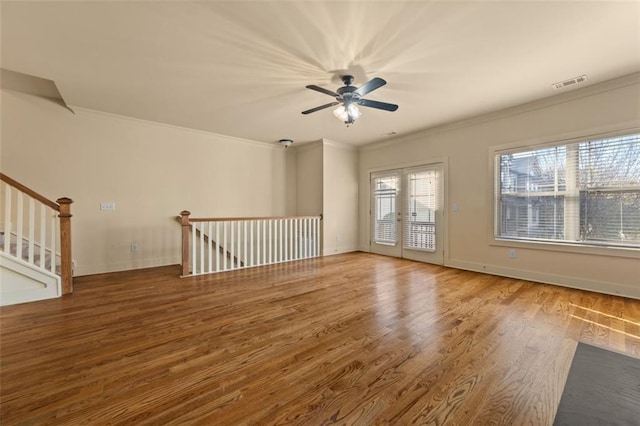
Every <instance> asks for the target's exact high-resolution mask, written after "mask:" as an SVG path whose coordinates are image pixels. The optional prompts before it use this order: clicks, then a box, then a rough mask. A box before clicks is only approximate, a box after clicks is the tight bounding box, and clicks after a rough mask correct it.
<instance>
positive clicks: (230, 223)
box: [225, 222, 236, 269]
mask: <svg viewBox="0 0 640 426" xmlns="http://www.w3.org/2000/svg"><path fill="white" fill-rule="evenodd" d="M229 226H230V227H231V250H229V251H228V253H229V263H230V264H231V265H230V266H231V267H230V268H229V269H234V268H235V260H234V255H233V253H234V251H235V247H236V244H235V241H236V238H235V228H236V227H235V222H229ZM225 249H226V247H225Z"/></svg>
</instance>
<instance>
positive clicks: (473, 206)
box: [359, 74, 640, 297]
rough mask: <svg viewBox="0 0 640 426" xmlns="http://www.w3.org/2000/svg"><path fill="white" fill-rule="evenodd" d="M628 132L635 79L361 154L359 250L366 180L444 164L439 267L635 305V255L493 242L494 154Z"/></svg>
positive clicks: (639, 123)
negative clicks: (619, 297)
mask: <svg viewBox="0 0 640 426" xmlns="http://www.w3.org/2000/svg"><path fill="white" fill-rule="evenodd" d="M634 126H635V127H640V75H638V74H636V75H633V76H629V77H626V78H623V79H619V80H616V81H612V82H608V83H605V84H602V85H598V86H592V87H588V88H585V89H583V90H579V91H572V92H569V93H567V94H566V95H562V96H559V97H555V98H549V99H546V100H543V101H539V102H536V103H532V104H528V105H523V106H519V107H515V108H512V109H510V110H506V111H501V112H498V113H493V114H490V115H487V116H483V117H477V118H475V119H472V120H468V121H466V122H462V123H454V124H452V125H448V126H443V127H441V128H436V129H431V130H429V131H425V132H422V133H418V134H415V135H411V136H406V137H403V138H399V139H396V140H394V141H392V142H386V143H383V144H376V145H371V146H369V147H365V148H363V149H362V150H361V152H360V172H359V173H360V177H359V180H360V197H359V206H360V214H359V240H360V248H361V250H364V251H368V250H369V226H368V224H369V214H368V209H367V206H368V205H369V196H370V195H369V173H370V172H371V171H373V170H381V169H387V168H388V169H391V168H397V167H402V166H406V165H415V164H417V163H429V162H431V161H433V160H439V159H443V158H444V159H446V160H447V163H448V173H447V174H448V175H447V177H446V178H447V190H446V194H445V204H446V207H445V212H444V214H445V215H446V217H447V223H448V228H447V229H446V231H447V233H446V234H447V235H448V236H447V238H448V240H447V244H446V246H445V250H446V252H445V264H446V265H449V266H454V267H460V268H464V269H471V270H478V271H486V272H491V273H495V274H498V275H507V276H514V277H521V278H525V279H533V280H538V281H543V282H550V283H557V284H563V285H568V286H573V287H580V288H586V289H593V290H597V291H602V292H607V293H614V294H615V293H620V294H625V295H629V296H633V297H640V256H639V254H638V252H637V251H635V252H629V251H628V250H627V251H624V250H613V249H612V250H592V251H588V250H584V252H582V253H577V252H572V251H566V250H564V251H563V250H551V249H549V248H548V247H547V248H545V249H542V247H540V246H535V245H533V244H510V245H504V244H503V245H499V244H496V242H495V241H494V240H493V195H492V194H493V169H492V167H493V166H492V161H491V152H492V150H493V149H495V148H500V147H506V146H526V145H533V144H536V143H540V142H545V141H553V140H562V139H565V138H569V137H581V136H589V135H594V134H597V133H602V132H606V131H613V130H616V129H618V130H619V129H627V128H633V127H634ZM454 203H456V204H457V205H458V211H457V212H455V213H454V212H452V210H451V208H450V207H451V206H452V205H453V204H454ZM510 247H514V248H516V253H517V258H516V259H509V258H508V256H507V252H508V249H509V248H510ZM603 254H604V255H603Z"/></svg>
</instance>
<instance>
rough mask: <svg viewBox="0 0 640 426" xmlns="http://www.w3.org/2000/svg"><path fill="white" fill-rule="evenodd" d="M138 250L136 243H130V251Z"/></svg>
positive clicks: (135, 251)
mask: <svg viewBox="0 0 640 426" xmlns="http://www.w3.org/2000/svg"><path fill="white" fill-rule="evenodd" d="M137 252H138V243H131V253H137Z"/></svg>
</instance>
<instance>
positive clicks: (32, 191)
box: [0, 173, 60, 212]
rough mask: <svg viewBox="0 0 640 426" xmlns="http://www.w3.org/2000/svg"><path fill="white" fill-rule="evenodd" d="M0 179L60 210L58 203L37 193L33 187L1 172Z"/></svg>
mask: <svg viewBox="0 0 640 426" xmlns="http://www.w3.org/2000/svg"><path fill="white" fill-rule="evenodd" d="M0 180H2V181H3V182H6V183H8V184H9V185H11V186H13V187H14V188H16V189H17V190H19V191H22V192H24V193H25V194H27V195H28V196H30V197H31V198H35V199H36V200H38V201H40V202H41V203H42V204H44V205H46V206H49V207H51V208H52V209H54V210H55V211H58V212H59V211H60V205H59V204H58V203H55V202H53V201H51V200H49V199H48V198H47V197H45V196H43V195H40V194H38V193H37V192H36V191H34V190H33V189H31V188H29V187H27V186H25V185H23V184H21V183H20V182H17V181H15V180H13V179H11V178H10V177H9V176H7V175H5V174H3V173H0Z"/></svg>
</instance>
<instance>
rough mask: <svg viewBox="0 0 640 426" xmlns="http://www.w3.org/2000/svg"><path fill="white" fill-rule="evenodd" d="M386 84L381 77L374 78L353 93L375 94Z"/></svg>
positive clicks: (361, 94)
mask: <svg viewBox="0 0 640 426" xmlns="http://www.w3.org/2000/svg"><path fill="white" fill-rule="evenodd" d="M385 84H387V82H386V81H384V80H383V79H381V78H379V77H376V78H374V79H372V80H369V81H367V82H366V83H365V84H363V85H362V86H360V87H359V88H358V90H356V91H355V92H353V93H357V94H358V95H360V96H364V95H366V94H367V93H370V92H373V91H374V90H376V89H377V88H379V87H382V86H384V85H385ZM307 87H308V86H307Z"/></svg>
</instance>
